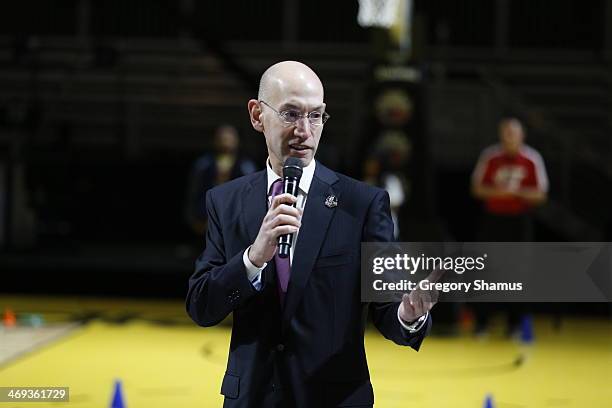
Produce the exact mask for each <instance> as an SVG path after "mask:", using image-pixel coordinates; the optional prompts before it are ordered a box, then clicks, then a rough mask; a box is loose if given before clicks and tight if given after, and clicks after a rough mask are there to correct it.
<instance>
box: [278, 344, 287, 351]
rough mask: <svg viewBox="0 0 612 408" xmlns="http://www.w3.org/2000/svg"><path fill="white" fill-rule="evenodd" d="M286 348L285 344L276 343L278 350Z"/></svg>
mask: <svg viewBox="0 0 612 408" xmlns="http://www.w3.org/2000/svg"><path fill="white" fill-rule="evenodd" d="M283 350H285V345H284V344H277V345H276V351H283Z"/></svg>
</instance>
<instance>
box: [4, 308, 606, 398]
mask: <svg viewBox="0 0 612 408" xmlns="http://www.w3.org/2000/svg"><path fill="white" fill-rule="evenodd" d="M0 307H1V308H2V310H5V309H6V308H10V309H11V310H12V311H14V313H15V316H16V318H17V325H16V326H14V327H4V326H2V327H1V328H0V386H4V387H7V386H15V387H24V386H40V387H42V386H45V387H48V386H58V387H59V386H63V387H70V402H65V403H40V404H35V403H14V402H10V403H6V402H5V403H1V402H0V408H1V407H4V406H6V407H33V406H53V407H74V408H77V407H79V408H80V407H92V408H93V407H109V406H110V404H111V400H112V397H113V392H114V388H115V384H116V381H120V382H121V394H122V398H123V402H124V404H125V406H127V407H147V408H155V407H160V408H161V407H164V408H167V407H220V406H221V405H222V397H221V395H219V389H220V385H221V378H222V376H223V373H224V369H225V362H226V357H227V350H228V347H229V336H230V329H229V327H228V326H219V327H213V328H199V327H197V326H195V325H194V324H192V323H191V321H190V320H189V319H188V317H187V316H186V315H185V313H184V311H183V310H184V309H183V304H182V303H181V302H180V301H146V300H117V299H91V298H87V299H83V298H71V297H63V298H57V297H21V296H0ZM534 322H535V323H534V333H535V340H534V342H533V343H532V344H530V345H524V344H521V343H520V342H516V341H512V340H508V339H505V338H503V336H501V331H502V328H501V320H500V321H499V323H500V324H499V325H498V326H497V327H495V326H494V327H493V329H492V332H491V335H490V336H489V337H487V338H484V339H482V338H481V339H476V338H474V337H472V336H470V335H468V334H465V335H461V336H458V337H435V336H432V337H430V338H428V339H427V340H426V341H425V343H424V344H423V347H422V349H421V351H420V352H419V353H416V352H414V351H412V350H411V349H408V348H403V347H399V346H396V345H394V344H392V343H391V342H389V341H387V340H385V339H384V338H383V337H382V336H381V335H380V334H379V333H378V332H376V331H375V330H374V329H372V330H369V331H368V332H367V336H366V347H367V352H368V360H369V364H370V370H371V376H372V383H373V386H374V390H375V394H376V400H375V401H376V403H375V406H376V407H378V408H393V407H397V408H399V407H420V408H425V407H427V408H430V407H431V408H439V407H456V408H468V407H469V408H478V407H484V406H491V407H498V408H522V407H563V408H570V407H575V408H585V407H610V406H612V386H611V384H612V323H611V322H610V320H605V319H601V320H597V319H586V318H584V319H581V318H573V319H566V320H564V321H563V324H562V325H561V329H559V330H557V329H555V328H553V322H552V320H551V319H550V318H548V317H546V316H542V317H536V319H535V321H534ZM498 333H499V334H498ZM487 396H490V400H489V402H488V403H489V404H490V405H487V403H485V400H486V398H487Z"/></svg>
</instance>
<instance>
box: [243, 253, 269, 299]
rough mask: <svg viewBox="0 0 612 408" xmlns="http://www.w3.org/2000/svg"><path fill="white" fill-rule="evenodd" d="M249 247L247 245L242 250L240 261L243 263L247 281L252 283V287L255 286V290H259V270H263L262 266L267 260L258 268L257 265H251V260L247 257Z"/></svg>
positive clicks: (264, 265) (265, 264)
mask: <svg viewBox="0 0 612 408" xmlns="http://www.w3.org/2000/svg"><path fill="white" fill-rule="evenodd" d="M250 249H251V246H249V247H248V248H247V249H245V250H244V254H243V255H242V262H243V263H244V267H245V269H246V273H247V278H248V279H249V282H251V284H253V287H255V289H256V290H260V289H261V271H263V270H264V268H265V267H266V266H267V265H268V263H267V262H266V263H264V264H263V266H262V267H261V268H258V267H257V266H255V265H253V262H251V260H250V259H249V250H250Z"/></svg>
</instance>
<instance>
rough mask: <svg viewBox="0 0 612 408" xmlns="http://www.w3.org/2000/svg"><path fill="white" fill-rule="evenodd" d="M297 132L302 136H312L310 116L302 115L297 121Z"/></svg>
mask: <svg viewBox="0 0 612 408" xmlns="http://www.w3.org/2000/svg"><path fill="white" fill-rule="evenodd" d="M295 134H296V135H297V136H300V137H302V138H307V137H308V136H310V120H309V119H308V117H301V118H299V119H298V120H297V121H296V122H295Z"/></svg>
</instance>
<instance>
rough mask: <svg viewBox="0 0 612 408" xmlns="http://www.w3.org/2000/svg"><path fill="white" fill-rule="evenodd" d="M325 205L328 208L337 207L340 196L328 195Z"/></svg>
mask: <svg viewBox="0 0 612 408" xmlns="http://www.w3.org/2000/svg"><path fill="white" fill-rule="evenodd" d="M325 206H326V207H327V208H334V207H337V206H338V197H336V196H335V195H329V196H327V198H326V199H325Z"/></svg>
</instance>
